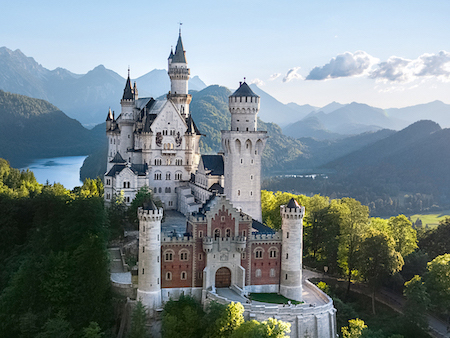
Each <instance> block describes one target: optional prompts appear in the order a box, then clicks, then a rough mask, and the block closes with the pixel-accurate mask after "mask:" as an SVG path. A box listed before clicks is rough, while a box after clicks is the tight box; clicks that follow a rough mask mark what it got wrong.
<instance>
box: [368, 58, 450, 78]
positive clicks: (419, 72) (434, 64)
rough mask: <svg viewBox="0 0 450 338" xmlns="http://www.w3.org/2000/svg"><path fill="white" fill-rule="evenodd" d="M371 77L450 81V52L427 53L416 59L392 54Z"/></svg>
mask: <svg viewBox="0 0 450 338" xmlns="http://www.w3.org/2000/svg"><path fill="white" fill-rule="evenodd" d="M370 77H371V78H372V79H376V80H378V81H381V82H411V81H414V80H416V79H420V78H422V79H427V78H437V79H439V80H441V81H450V53H448V52H446V51H440V52H439V53H438V54H428V53H426V54H422V55H421V56H419V57H418V58H417V59H414V60H409V59H404V58H401V57H397V56H391V57H390V58H389V59H388V60H387V61H386V62H381V63H380V64H379V65H378V68H377V69H375V70H374V71H373V72H372V73H371V74H370Z"/></svg>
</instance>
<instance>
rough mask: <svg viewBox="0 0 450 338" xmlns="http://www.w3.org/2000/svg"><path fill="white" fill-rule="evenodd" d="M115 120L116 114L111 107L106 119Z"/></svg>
mask: <svg viewBox="0 0 450 338" xmlns="http://www.w3.org/2000/svg"><path fill="white" fill-rule="evenodd" d="M113 120H114V116H113V114H112V111H111V108H109V111H108V116H107V117H106V121H113Z"/></svg>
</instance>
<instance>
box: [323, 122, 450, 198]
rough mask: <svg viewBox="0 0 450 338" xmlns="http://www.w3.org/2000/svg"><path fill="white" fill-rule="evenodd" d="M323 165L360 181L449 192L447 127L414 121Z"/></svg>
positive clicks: (449, 144) (449, 157)
mask: <svg viewBox="0 0 450 338" xmlns="http://www.w3.org/2000/svg"><path fill="white" fill-rule="evenodd" d="M324 167H326V168H333V169H336V170H337V172H338V173H339V175H341V176H342V177H347V179H349V180H352V181H357V182H361V183H362V184H368V182H372V183H373V182H376V184H378V185H380V184H381V185H382V184H395V185H396V186H397V187H399V189H400V190H405V191H421V192H436V191H440V192H441V193H445V194H447V195H448V189H449V188H450V176H449V175H448V168H449V167H450V129H441V127H440V126H439V125H438V124H437V123H435V122H433V121H419V122H415V123H414V124H412V125H410V126H408V127H407V128H405V129H403V130H401V131H399V132H397V133H395V134H393V135H391V136H389V137H387V138H385V139H383V140H380V141H378V142H375V143H373V144H371V145H368V146H366V147H363V148H361V149H359V150H357V151H355V152H353V153H351V154H348V155H346V156H344V157H341V158H339V159H337V160H334V161H332V162H330V163H328V164H326V165H324Z"/></svg>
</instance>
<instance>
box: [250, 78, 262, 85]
mask: <svg viewBox="0 0 450 338" xmlns="http://www.w3.org/2000/svg"><path fill="white" fill-rule="evenodd" d="M252 83H254V84H256V85H257V86H258V87H261V86H264V81H263V80H261V79H258V78H256V79H253V80H251V81H250V84H252Z"/></svg>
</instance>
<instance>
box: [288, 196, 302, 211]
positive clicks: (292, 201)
mask: <svg viewBox="0 0 450 338" xmlns="http://www.w3.org/2000/svg"><path fill="white" fill-rule="evenodd" d="M286 208H290V209H300V205H299V204H298V202H297V201H296V200H295V199H293V198H291V199H290V200H289V203H288V204H287V205H286Z"/></svg>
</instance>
